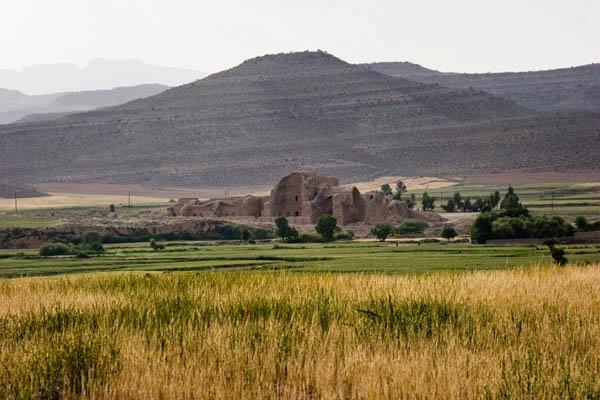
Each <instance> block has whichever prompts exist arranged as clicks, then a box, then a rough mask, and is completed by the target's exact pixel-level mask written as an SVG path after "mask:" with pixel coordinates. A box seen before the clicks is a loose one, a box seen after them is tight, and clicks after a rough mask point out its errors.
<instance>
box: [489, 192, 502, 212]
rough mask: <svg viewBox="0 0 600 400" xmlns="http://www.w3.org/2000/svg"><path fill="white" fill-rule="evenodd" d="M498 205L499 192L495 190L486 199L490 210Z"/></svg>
mask: <svg viewBox="0 0 600 400" xmlns="http://www.w3.org/2000/svg"><path fill="white" fill-rule="evenodd" d="M498 203H500V192H499V191H497V190H496V191H495V192H494V193H492V194H490V196H489V197H488V204H489V205H490V208H492V209H494V208H496V207H498Z"/></svg>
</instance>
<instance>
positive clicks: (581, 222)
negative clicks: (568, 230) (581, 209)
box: [575, 215, 588, 231]
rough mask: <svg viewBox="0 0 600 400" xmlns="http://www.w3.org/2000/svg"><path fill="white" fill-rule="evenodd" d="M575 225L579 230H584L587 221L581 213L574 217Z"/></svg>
mask: <svg viewBox="0 0 600 400" xmlns="http://www.w3.org/2000/svg"><path fill="white" fill-rule="evenodd" d="M575 226H576V227H577V229H579V230H581V231H585V230H586V229H587V226H588V221H587V219H586V218H585V217H584V216H583V215H579V216H577V217H575Z"/></svg>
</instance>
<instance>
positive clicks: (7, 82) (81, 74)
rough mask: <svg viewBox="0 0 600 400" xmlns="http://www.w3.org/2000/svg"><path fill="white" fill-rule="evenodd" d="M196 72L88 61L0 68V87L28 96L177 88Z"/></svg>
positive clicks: (130, 62)
mask: <svg viewBox="0 0 600 400" xmlns="http://www.w3.org/2000/svg"><path fill="white" fill-rule="evenodd" d="M204 75H205V74H204V73H201V72H199V71H195V70H191V69H184V68H173V67H162V66H156V65H148V64H145V63H142V62H140V61H137V60H106V59H102V58H98V59H94V60H92V61H90V63H89V64H88V65H86V66H85V67H83V68H79V67H78V66H76V65H75V64H69V63H59V64H47V65H33V66H30V67H27V68H24V69H22V70H20V71H16V70H12V69H0V88H6V89H11V90H18V91H20V92H23V93H26V94H29V95H40V94H48V93H57V92H79V91H86V90H109V89H112V88H115V87H121V86H138V85H142V84H148V83H156V84H161V85H166V86H179V85H182V84H184V83H188V82H192V81H194V80H196V79H199V78H202V77H203V76H204Z"/></svg>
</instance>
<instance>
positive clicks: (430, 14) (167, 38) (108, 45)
mask: <svg viewBox="0 0 600 400" xmlns="http://www.w3.org/2000/svg"><path fill="white" fill-rule="evenodd" d="M0 10H2V12H1V13H0V49H1V54H0V68H12V69H20V68H23V67H26V66H29V65H32V64H47V63H57V62H74V63H76V64H78V65H79V66H81V67H83V66H84V65H85V64H86V63H87V62H89V61H90V60H91V59H94V58H98V57H102V58H108V59H137V60H140V61H143V62H145V63H148V64H156V65H165V66H173V67H183V68H192V69H196V70H199V71H202V72H205V73H212V72H216V71H219V70H222V69H226V68H230V67H233V66H235V65H237V64H239V63H240V62H242V61H244V60H245V59H248V58H252V57H255V56H259V55H264V54H268V53H279V52H289V51H303V50H316V49H321V50H325V51H327V52H329V53H331V54H334V55H336V56H338V57H340V58H342V59H344V60H346V61H348V62H373V61H411V62H415V63H418V64H421V65H423V66H426V67H428V68H433V69H437V70H441V71H449V72H496V71H526V70H538V69H550V68H558V67H570V66H575V65H581V64H589V63H593V62H600V45H599V44H598V41H599V39H600V23H598V16H600V1H599V0H502V1H498V0H495V1H490V0H448V1H442V0H437V1H434V0H410V1H404V0H395V1H387V0H370V1H368V0H360V1H355V0H343V1H338V0H331V1H326V0H321V1H313V0H301V1H298V0H294V1H283V0H281V1H276V0H260V1H253V0H246V1H243V0H211V1H203V0H195V1H194V0H154V1H153V0H51V1H50V0H0Z"/></svg>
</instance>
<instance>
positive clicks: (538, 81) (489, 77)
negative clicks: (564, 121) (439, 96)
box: [363, 62, 600, 112]
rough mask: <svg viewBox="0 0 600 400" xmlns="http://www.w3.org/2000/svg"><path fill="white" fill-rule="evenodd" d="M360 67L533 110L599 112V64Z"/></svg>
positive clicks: (406, 64)
mask: <svg viewBox="0 0 600 400" xmlns="http://www.w3.org/2000/svg"><path fill="white" fill-rule="evenodd" d="M363 66H365V67H367V68H369V69H371V70H373V71H378V72H381V73H383V74H386V75H390V76H395V77H400V78H405V79H410V80H413V81H416V82H423V83H437V84H440V85H442V86H446V87H454V88H466V89H468V88H474V89H477V90H484V91H486V92H489V93H493V94H496V95H498V96H502V97H504V98H506V99H508V100H511V101H514V102H515V103H517V104H520V105H522V106H524V107H528V108H531V109H533V110H539V111H553V112H555V111H561V112H564V111H575V112H582V111H583V112H600V64H590V65H583V66H580V67H572V68H562V69H553V70H547V71H533V72H506V73H489V74H459V73H446V72H439V71H434V70H431V69H427V68H424V67H421V66H420V65H417V64H412V63H408V62H384V63H373V64H364V65H363Z"/></svg>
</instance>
